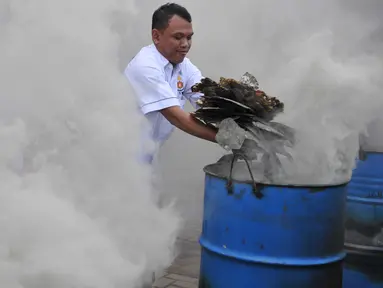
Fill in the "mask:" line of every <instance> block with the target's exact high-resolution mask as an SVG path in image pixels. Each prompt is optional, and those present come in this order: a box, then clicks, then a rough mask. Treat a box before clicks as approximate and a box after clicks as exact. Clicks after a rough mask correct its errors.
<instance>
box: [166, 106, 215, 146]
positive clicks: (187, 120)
mask: <svg viewBox="0 0 383 288" xmlns="http://www.w3.org/2000/svg"><path fill="white" fill-rule="evenodd" d="M161 113H162V115H164V117H165V118H166V119H167V120H168V121H169V122H170V123H172V124H173V125H174V126H176V127H177V128H179V129H181V130H182V131H184V132H186V133H188V134H190V135H193V136H195V137H198V138H201V139H205V140H208V141H211V142H216V140H215V136H216V134H217V131H216V130H214V129H212V128H209V127H206V126H204V125H203V124H201V123H199V122H197V120H195V119H194V118H193V116H192V115H191V114H190V113H187V112H185V111H184V110H182V109H181V108H180V107H179V106H173V107H169V108H165V109H163V110H161Z"/></svg>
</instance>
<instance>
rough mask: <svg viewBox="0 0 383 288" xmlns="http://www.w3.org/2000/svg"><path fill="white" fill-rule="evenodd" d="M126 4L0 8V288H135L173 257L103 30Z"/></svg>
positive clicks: (172, 222) (136, 118)
mask: <svg viewBox="0 0 383 288" xmlns="http://www.w3.org/2000/svg"><path fill="white" fill-rule="evenodd" d="M133 4H134V3H133V1H118V0H115V1H105V0H81V1H74V0H66V1H57V0H55V1H52V0H41V1H37V2H36V1H21V0H10V1H4V0H1V1H0V19H1V22H0V43H1V44H0V63H1V65H0V76H1V77H0V79H1V80H0V143H1V149H0V179H1V181H0V186H1V187H0V191H1V192H0V198H1V201H0V203H1V204H0V206H1V211H0V231H1V237H0V286H1V287H7V288H16V287H17V288H21V287H23V288H40V287H51V288H58V287H60V288H61V287H79V288H80V287H100V288H101V287H102V288H105V287H111V288H112V287H113V288H114V287H136V286H135V285H138V284H139V283H140V282H141V281H142V277H146V276H148V274H149V275H150V272H151V271H154V270H157V269H160V268H163V267H164V266H166V265H169V264H170V263H171V261H172V259H173V256H174V255H173V244H174V241H175V237H176V232H177V228H178V225H179V219H178V216H177V214H176V213H175V212H174V211H173V209H172V208H171V207H165V208H162V209H160V208H158V207H157V205H156V203H155V202H154V200H153V195H152V191H151V186H150V185H151V184H150V179H151V178H150V174H151V171H150V170H149V168H148V167H144V166H140V165H138V162H137V151H138V147H139V145H140V142H139V127H140V124H141V121H142V119H141V116H140V115H139V114H138V112H137V110H136V104H135V100H134V97H133V94H132V93H131V91H130V89H129V86H128V82H127V80H126V79H125V78H124V76H123V75H122V73H121V69H120V68H121V67H120V65H121V63H119V51H120V49H121V43H122V42H121V38H120V35H119V34H117V32H116V31H115V30H114V29H113V20H114V18H113V16H114V15H115V13H116V12H118V13H124V15H126V16H128V17H131V18H134V17H136V16H137V13H138V11H137V10H136V8H135V7H134V5H133ZM130 41H134V39H130ZM127 49H129V47H127ZM132 50H133V49H132ZM131 53H133V51H132V52H131Z"/></svg>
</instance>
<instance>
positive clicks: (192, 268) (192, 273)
mask: <svg viewBox="0 0 383 288" xmlns="http://www.w3.org/2000/svg"><path fill="white" fill-rule="evenodd" d="M200 233H201V231H200V227H198V226H195V227H188V228H187V229H185V230H184V231H183V232H182V233H181V235H180V237H179V239H178V243H177V244H178V248H179V249H180V250H179V251H180V252H179V256H178V257H177V258H176V259H175V261H174V262H173V264H172V266H170V267H169V268H168V269H167V270H166V271H165V274H164V275H163V276H162V277H160V278H159V279H157V280H156V281H155V283H154V285H153V287H155V288H197V287H198V277H199V264H200V255H201V253H200V246H199V243H198V238H199V235H200Z"/></svg>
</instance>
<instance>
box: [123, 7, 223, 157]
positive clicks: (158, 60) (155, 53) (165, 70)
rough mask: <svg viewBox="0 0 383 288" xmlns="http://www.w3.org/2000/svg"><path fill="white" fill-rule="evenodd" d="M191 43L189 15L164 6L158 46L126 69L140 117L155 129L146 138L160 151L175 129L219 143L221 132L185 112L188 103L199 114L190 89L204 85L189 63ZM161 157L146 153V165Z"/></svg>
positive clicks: (155, 30)
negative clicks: (142, 116)
mask: <svg viewBox="0 0 383 288" xmlns="http://www.w3.org/2000/svg"><path fill="white" fill-rule="evenodd" d="M192 37H193V28H192V19H191V16H190V14H189V12H188V11H187V10H186V9H185V8H184V7H182V6H180V5H178V4H175V3H167V4H165V5H162V6H161V7H159V8H158V9H157V10H156V11H155V12H154V13H153V17H152V41H153V44H151V45H149V46H146V47H144V48H142V49H141V50H140V51H139V52H138V54H137V55H136V56H135V57H134V58H133V59H132V60H131V62H130V63H129V64H128V66H127V68H126V69H125V75H126V77H127V78H128V80H129V82H130V84H131V86H132V88H133V90H134V92H135V94H136V97H137V100H138V104H139V107H140V109H141V112H142V113H143V114H144V115H145V116H146V118H147V119H148V120H149V123H150V128H151V129H150V131H148V133H146V134H147V135H146V136H148V137H150V138H151V139H152V140H154V141H155V143H158V144H159V145H161V144H162V143H163V142H164V141H166V140H167V139H168V138H169V136H170V135H171V133H172V131H173V129H174V126H175V127H177V128H179V129H181V130H182V131H184V132H186V133H188V134H190V135H193V136H195V137H198V138H201V139H205V140H208V141H211V142H216V140H215V136H216V133H217V131H215V130H213V129H212V128H208V127H206V126H204V125H202V124H200V123H199V122H197V121H196V120H195V119H194V118H193V117H192V115H190V113H187V112H185V111H184V110H183V108H184V105H185V102H186V100H188V101H190V103H191V104H192V105H193V106H194V107H195V108H196V107H197V105H196V101H197V99H198V98H199V96H200V94H198V93H193V92H192V91H191V87H192V86H193V85H194V84H195V83H197V82H199V81H200V80H201V78H202V74H201V72H200V70H199V69H198V68H197V67H196V66H194V65H193V64H192V62H191V61H190V60H189V59H188V58H186V55H187V53H188V52H189V50H190V47H191V44H192ZM159 145H158V146H159ZM156 150H158V148H157V149H156ZM156 152H157V151H154V152H147V151H146V152H145V153H144V154H142V157H143V158H142V160H143V161H145V162H147V163H151V161H152V159H153V155H154V154H155V153H156Z"/></svg>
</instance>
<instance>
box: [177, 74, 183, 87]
mask: <svg viewBox="0 0 383 288" xmlns="http://www.w3.org/2000/svg"><path fill="white" fill-rule="evenodd" d="M177 88H178V90H181V89H182V88H184V82H182V77H181V76H180V75H178V77H177Z"/></svg>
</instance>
